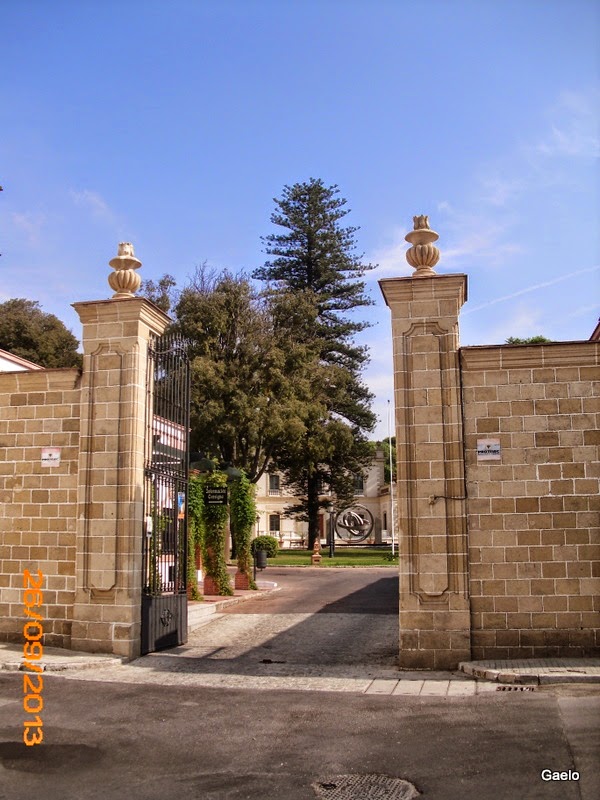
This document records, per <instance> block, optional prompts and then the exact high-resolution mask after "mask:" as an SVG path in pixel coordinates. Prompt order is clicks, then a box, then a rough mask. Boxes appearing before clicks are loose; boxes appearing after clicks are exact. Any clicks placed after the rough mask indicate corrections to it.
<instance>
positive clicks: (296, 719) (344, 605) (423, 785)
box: [0, 570, 600, 800]
mask: <svg viewBox="0 0 600 800" xmlns="http://www.w3.org/2000/svg"><path fill="white" fill-rule="evenodd" d="M274 572H275V571H274V570H273V571H272V572H271V573H270V575H265V578H266V577H270V578H271V579H273V580H277V578H276V577H275V576H274ZM282 572H283V570H282ZM311 572H312V571H311ZM322 572H323V573H325V570H323V571H322ZM328 572H329V571H327V573H328ZM336 572H338V571H337V570H336ZM369 572H370V573H372V572H376V573H377V574H376V575H372V574H371V575H370V576H369V575H367V574H366V573H365V574H364V575H360V574H358V571H357V570H344V571H343V573H344V574H342V575H335V574H333V573H332V574H331V576H330V578H329V579H326V578H325V577H317V576H314V579H315V580H316V581H317V583H312V576H311V574H310V573H309V572H308V571H307V573H306V578H305V579H303V581H302V582H301V583H302V585H298V582H295V579H294V578H293V577H290V575H291V574H290V575H288V578H285V576H283V577H282V578H281V582H282V583H284V582H285V581H286V580H289V581H290V584H289V585H288V586H287V588H286V587H285V586H284V588H283V589H282V591H281V592H279V593H277V595H273V596H272V597H270V598H269V599H268V600H258V601H251V602H248V603H246V604H243V605H240V606H238V607H237V609H236V608H235V607H234V608H231V609H230V610H229V611H228V612H227V613H226V614H223V615H222V616H220V617H219V618H218V619H216V620H215V621H214V622H211V623H210V624H208V625H206V626H204V627H203V628H200V629H199V630H198V631H197V632H195V633H194V635H193V637H192V640H191V641H190V643H188V645H187V646H186V647H184V648H177V651H173V652H170V653H168V654H163V655H158V654H157V655H156V656H149V657H146V658H145V659H140V660H138V661H137V662H134V664H132V665H128V666H126V667H115V668H111V669H104V670H98V671H96V670H91V669H87V670H82V671H73V672H69V673H65V675H68V677H62V676H59V675H50V674H45V675H44V676H43V680H44V684H43V700H44V707H43V709H42V710H41V712H40V713H41V716H42V719H43V730H44V741H43V743H42V744H40V745H38V746H34V747H26V746H25V745H24V744H23V743H22V731H23V727H22V726H23V719H24V716H25V715H24V712H23V675H22V674H21V673H17V672H13V673H0V800H30V799H31V798H36V797H37V798H44V799H45V800H164V799H165V798H189V799H191V800H242V799H244V798H246V799H248V800H315V798H317V797H322V798H331V800H376V799H377V800H397V798H401V797H403V795H402V794H399V793H398V792H397V791H396V788H397V786H398V785H399V784H394V783H393V780H392V779H402V780H404V781H407V782H408V783H409V784H412V785H413V786H414V787H415V790H418V791H419V792H420V793H421V796H422V797H423V798H425V800H428V799H429V798H431V799H432V800H488V798H489V800H522V799H525V800H529V798H531V799H532V800H537V799H538V798H540V800H541V799H542V798H544V800H545V799H546V798H549V799H550V800H553V799H554V798H556V799H557V800H558V798H561V800H571V799H572V800H581V799H583V800H596V798H597V797H598V796H600V781H599V779H598V776H599V775H600V770H599V769H598V767H599V766H600V741H599V739H600V735H599V725H598V719H599V718H600V687H597V686H589V687H583V686H580V687H578V686H576V685H567V686H563V687H554V688H549V689H543V690H536V691H535V692H531V693H521V692H513V693H507V692H500V693H497V692H487V693H485V694H482V695H477V696H465V697H433V696H419V697H411V696H394V697H390V696H378V695H373V694H357V693H353V692H343V691H340V692H333V691H308V690H298V689H296V690H293V691H282V690H279V689H278V690H261V691H255V690H253V689H250V688H244V687H245V684H244V681H246V680H248V676H250V678H252V676H253V675H254V674H255V673H256V671H257V670H264V671H267V672H268V671H269V670H271V669H274V670H283V674H285V671H286V670H289V671H290V672H293V671H294V670H295V671H302V670H304V669H306V668H307V667H308V666H310V665H309V664H307V662H308V660H309V657H310V658H313V657H314V654H315V653H316V652H318V653H319V654H320V657H321V658H322V659H325V660H326V661H328V662H329V663H328V664H327V663H326V664H324V665H321V666H319V665H316V668H319V669H324V670H327V669H331V670H335V671H337V672H339V673H341V674H343V673H344V672H345V671H347V672H352V671H353V670H358V669H359V668H360V669H361V670H363V671H364V670H368V669H371V667H372V668H374V669H377V668H379V667H378V665H379V660H380V659H382V658H383V657H384V656H382V652H381V651H379V652H376V653H375V654H374V655H373V654H370V653H369V650H368V638H367V639H363V640H360V636H361V635H362V633H363V630H365V629H368V628H369V627H370V626H371V625H377V624H378V621H379V622H380V623H381V624H382V627H381V628H380V629H378V630H379V631H380V633H381V634H382V635H384V634H385V632H386V631H388V629H389V631H390V632H391V631H392V630H395V628H396V625H397V617H396V615H395V609H394V607H393V605H391V606H390V605H389V604H388V600H386V599H385V598H386V597H387V598H388V599H389V600H390V601H391V600H393V586H392V583H393V580H394V578H395V576H394V575H393V574H390V575H389V576H388V573H387V572H383V573H381V574H379V572H378V571H375V570H373V571H371V570H370V571H369ZM388 580H391V581H392V583H390V585H389V586H388V584H387V583H386V582H385V581H388ZM321 581H322V582H323V583H319V582H321ZM380 581H384V583H379V582H380ZM325 584H327V585H325ZM319 587H320V590H321V591H319V592H317V591H316V589H317V588H319ZM369 587H371V588H369ZM309 589H310V591H309ZM344 598H347V600H345V599H344ZM394 602H395V601H394ZM299 603H301V605H299ZM252 606H256V607H255V608H253V607H252ZM300 607H301V608H302V609H304V610H303V611H300V610H299V608H300ZM389 609H393V610H394V613H389ZM290 617H292V618H293V620H295V622H294V621H292V623H291V624H289V625H288V624H287V623H288V621H289V618H290ZM299 617H301V619H299ZM358 617H360V618H361V619H362V621H363V624H362V625H361V626H358V627H353V625H354V619H355V618H358ZM348 620H350V621H351V622H352V625H350V627H349V628H348V629H345V624H346V622H347V621H348ZM278 621H284V622H285V623H286V627H284V628H282V629H281V630H280V629H278V628H277V626H278ZM228 625H230V626H231V625H233V626H234V628H235V626H241V627H240V628H238V636H237V638H236V637H235V636H234V637H233V638H232V639H231V641H229V642H227V641H225V642H224V643H223V644H222V645H219V646H215V641H218V640H219V637H220V636H221V635H222V634H223V632H224V631H225V632H226V631H227V626H228ZM269 625H271V626H275V628H273V627H269ZM223 626H225V627H223ZM246 626H247V627H246ZM261 626H263V627H262V628H261ZM330 626H333V629H334V630H335V631H336V633H334V635H333V636H332V637H330V639H328V638H327V637H325V635H324V633H322V632H323V631H328V630H329V629H330ZM340 626H341V627H340ZM388 626H389V627H388ZM232 630H233V629H230V630H229V632H230V633H231V632H232ZM261 631H262V632H261ZM273 631H275V633H273ZM342 633H344V635H347V634H350V635H353V636H354V637H355V642H357V643H358V642H359V641H360V642H362V643H360V646H359V647H358V650H359V651H360V652H361V653H362V654H363V658H364V659H367V661H366V662H365V663H363V664H362V665H357V664H356V663H353V662H345V661H344V660H343V658H342V659H341V660H340V658H339V650H340V647H341V644H342V638H341V636H342ZM391 635H392V634H391V633H390V636H391ZM314 637H316V638H317V640H318V641H319V642H320V645H319V647H318V648H317V647H316V645H315V644H314V641H313V639H314ZM319 637H320V638H319ZM267 645H271V647H270V648H269V647H267ZM329 645H331V646H329ZM386 647H387V644H386ZM342 650H343V652H344V653H345V654H346V655H348V654H349V653H350V652H351V650H352V648H351V647H349V646H348V645H347V644H346V645H344V646H343V647H342ZM267 653H268V654H270V655H268V656H267V655H266V654H267ZM345 657H346V656H344V658H345ZM385 658H387V656H385ZM287 659H291V661H290V662H288V663H280V664H277V663H275V662H278V661H279V662H285V661H287ZM294 659H295V660H294ZM369 659H372V660H369ZM263 662H267V663H263ZM313 666H315V665H313ZM385 668H386V669H388V667H387V666H386V667H385ZM220 669H223V670H235V671H237V672H236V674H237V675H239V677H240V688H232V687H231V686H228V687H227V688H213V687H209V686H206V685H202V684H198V683H197V682H195V679H196V678H197V674H196V673H197V672H198V671H202V670H209V671H217V672H218V670H220ZM244 670H247V673H246V675H244ZM142 674H143V675H146V676H147V677H142ZM426 674H427V673H426ZM138 676H139V677H138ZM148 676H149V677H148ZM252 679H255V678H252ZM148 681H150V682H148ZM542 770H550V771H551V772H565V773H568V771H569V770H571V775H573V771H576V772H579V780H567V781H544V780H542V777H541V773H542ZM347 775H350V776H352V777H351V778H349V779H348V778H342V777H340V776H347ZM344 781H346V782H350V784H352V783H354V789H347V790H344V788H343V787H344ZM357 782H362V785H361V786H359V785H358V783H357ZM386 782H387V783H386ZM386 786H387V787H388V788H387V789H386V788H385V787H386ZM365 787H366V788H365ZM369 787H370V788H369ZM395 787H396V788H395ZM408 796H410V795H404V797H408Z"/></svg>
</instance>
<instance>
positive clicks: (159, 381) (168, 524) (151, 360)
mask: <svg viewBox="0 0 600 800" xmlns="http://www.w3.org/2000/svg"><path fill="white" fill-rule="evenodd" d="M146 385H147V401H146V445H145V450H146V452H145V469H144V520H145V524H144V532H143V561H142V563H143V567H142V569H143V573H142V654H144V653H151V652H153V651H154V650H163V649H164V648H166V647H175V646H176V645H178V644H183V643H184V642H186V641H187V494H188V446H189V418H190V417H189V406H190V400H189V395H190V368H189V360H188V355H187V346H186V343H185V341H184V340H183V339H181V338H180V337H178V336H174V335H165V336H161V337H156V338H154V339H153V340H152V341H151V342H150V346H149V350H148V372H147V384H146Z"/></svg>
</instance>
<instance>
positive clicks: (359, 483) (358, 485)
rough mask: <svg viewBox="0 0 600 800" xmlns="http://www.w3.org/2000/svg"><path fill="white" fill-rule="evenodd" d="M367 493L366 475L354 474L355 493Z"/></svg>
mask: <svg viewBox="0 0 600 800" xmlns="http://www.w3.org/2000/svg"><path fill="white" fill-rule="evenodd" d="M364 493H365V476H364V475H355V476H354V494H356V495H360V494H364Z"/></svg>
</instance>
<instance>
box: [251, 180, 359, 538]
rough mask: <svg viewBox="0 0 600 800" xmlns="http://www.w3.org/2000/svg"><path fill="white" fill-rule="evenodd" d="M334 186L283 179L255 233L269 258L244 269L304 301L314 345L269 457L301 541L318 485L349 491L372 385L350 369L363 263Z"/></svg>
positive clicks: (313, 524) (313, 523)
mask: <svg viewBox="0 0 600 800" xmlns="http://www.w3.org/2000/svg"><path fill="white" fill-rule="evenodd" d="M338 194H339V190H338V188H337V186H335V185H334V186H329V187H326V186H325V185H324V184H323V182H322V181H321V180H317V179H314V178H311V179H310V180H309V181H308V182H306V183H297V184H294V185H293V186H285V187H284V190H283V194H282V197H281V199H275V203H276V210H275V211H274V213H273V214H272V216H271V222H272V223H273V224H274V225H276V226H278V228H279V231H278V232H277V233H272V234H270V235H268V236H266V237H264V238H263V242H264V244H265V252H266V253H267V255H269V256H272V259H271V260H270V261H267V262H266V263H265V265H264V266H263V267H261V268H259V269H257V270H256V271H255V272H254V273H253V277H254V278H257V279H259V280H263V281H266V282H267V283H268V288H267V291H266V295H267V296H268V297H271V298H273V297H277V296H278V295H281V294H285V295H290V294H292V295H293V296H294V297H296V298H298V302H300V301H302V302H304V303H308V304H310V305H311V306H312V308H313V309H314V311H313V314H314V320H315V321H314V324H313V325H311V326H310V330H308V331H306V332H304V335H305V337H306V338H305V339H304V341H305V342H306V343H310V347H311V351H312V352H313V354H314V355H313V363H312V367H311V372H312V387H311V393H312V403H311V404H310V406H309V407H308V408H307V409H306V415H305V417H304V430H303V434H302V436H300V437H297V438H295V439H293V440H291V441H290V442H288V443H286V447H285V448H284V449H283V450H282V451H281V452H280V454H279V456H278V457H277V458H276V459H275V464H276V466H277V467H278V468H279V469H280V470H282V471H283V472H284V475H285V477H286V480H287V483H288V484H289V485H291V486H292V487H293V488H294V489H295V490H296V491H297V492H298V493H299V494H300V496H301V497H302V500H301V502H300V503H299V504H298V505H296V506H293V507H291V508H290V509H288V513H290V514H292V515H296V516H298V517H299V518H300V519H303V520H306V521H307V522H308V546H309V549H310V548H312V547H313V545H314V541H315V539H316V537H317V536H318V515H319V509H320V508H321V507H323V506H325V505H326V504H327V500H323V499H321V498H320V495H322V494H323V493H324V491H325V490H327V489H331V490H332V491H333V492H335V493H336V495H337V497H338V500H339V501H340V503H342V504H343V503H346V502H349V501H350V499H351V497H352V494H353V485H354V475H355V474H356V473H357V472H360V471H361V470H362V469H363V468H364V466H366V465H367V464H368V462H369V460H370V457H371V448H370V446H369V443H368V442H367V440H366V433H367V432H368V431H370V430H372V429H373V427H374V425H375V416H374V414H373V413H372V411H371V409H370V403H371V400H372V395H371V394H370V392H369V391H368V389H367V388H366V386H365V385H364V384H363V383H362V381H361V379H360V375H361V371H362V369H363V367H364V366H365V364H366V362H367V361H368V355H367V351H366V348H364V347H361V346H359V345H358V344H357V343H356V341H355V336H356V334H357V333H359V332H360V331H362V330H363V329H364V328H366V327H368V324H369V323H368V322H366V321H364V320H360V319H358V317H357V316H356V311H357V309H360V308H362V307H365V306H368V305H371V304H372V301H371V300H370V299H369V297H368V296H367V294H366V292H365V283H364V282H363V281H362V280H360V278H362V277H363V276H364V274H365V273H366V272H367V271H368V270H369V269H371V268H372V265H370V264H363V263H362V260H361V257H360V256H358V255H356V253H355V250H356V238H355V233H356V231H357V228H354V227H343V226H342V225H341V220H342V219H343V218H344V217H345V216H346V214H348V213H349V211H348V210H347V209H346V208H345V205H346V200H345V199H343V198H340V197H338Z"/></svg>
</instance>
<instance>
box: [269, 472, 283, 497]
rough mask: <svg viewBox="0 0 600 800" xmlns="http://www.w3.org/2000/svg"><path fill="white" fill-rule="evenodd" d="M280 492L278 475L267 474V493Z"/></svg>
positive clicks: (271, 494) (277, 493) (274, 493)
mask: <svg viewBox="0 0 600 800" xmlns="http://www.w3.org/2000/svg"><path fill="white" fill-rule="evenodd" d="M280 494H281V482H280V479H279V475H269V495H270V496H273V495H280Z"/></svg>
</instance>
